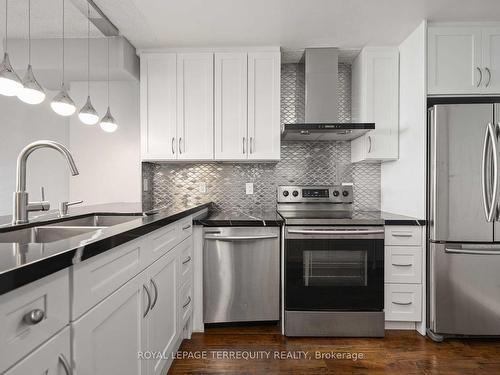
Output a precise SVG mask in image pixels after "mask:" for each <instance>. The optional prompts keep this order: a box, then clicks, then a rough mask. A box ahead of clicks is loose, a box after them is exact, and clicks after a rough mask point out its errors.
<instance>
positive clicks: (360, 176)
mask: <svg viewBox="0 0 500 375" xmlns="http://www.w3.org/2000/svg"><path fill="white" fill-rule="evenodd" d="M281 79H282V81H281V122H282V125H283V124H284V123H287V122H297V121H301V120H303V119H304V85H305V79H304V69H303V65H301V64H284V65H282V72H281ZM350 90H351V67H350V65H348V64H339V91H340V92H339V98H340V100H339V117H340V119H341V121H350V119H351V92H350ZM350 159H351V144H350V142H283V143H282V145H281V161H280V162H278V163H272V164H271V163H255V164H248V163H193V164H168V163H143V178H144V179H147V180H148V185H149V191H148V192H144V193H143V202H144V204H146V205H147V206H149V207H163V206H171V205H185V204H195V203H199V202H205V201H207V200H211V201H213V202H214V203H215V204H216V207H217V208H218V209H221V210H244V211H246V210H250V209H251V210H256V209H257V210H258V209H275V207H276V188H277V186H278V185H287V184H297V185H305V184H317V185H329V184H334V183H340V182H352V183H353V184H354V209H355V210H363V211H371V210H379V209H380V163H369V164H364V163H357V164H351V163H350ZM247 182H252V183H253V184H254V194H252V195H247V194H246V193H245V183H247ZM200 183H205V184H206V193H202V192H200V189H199V187H200Z"/></svg>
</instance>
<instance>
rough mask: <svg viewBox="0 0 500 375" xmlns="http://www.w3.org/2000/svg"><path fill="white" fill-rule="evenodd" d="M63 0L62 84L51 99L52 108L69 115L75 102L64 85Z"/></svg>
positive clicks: (74, 108)
mask: <svg viewBox="0 0 500 375" xmlns="http://www.w3.org/2000/svg"><path fill="white" fill-rule="evenodd" d="M64 68H65V66H64V0H62V84H61V91H59V93H58V94H57V95H56V96H55V97H54V99H52V102H51V103H50V106H51V107H52V110H53V111H54V112H55V113H57V114H58V115H61V116H71V115H72V114H73V113H75V111H76V106H75V102H74V101H73V99H71V97H70V96H69V94H68V91H66V88H65V87H64Z"/></svg>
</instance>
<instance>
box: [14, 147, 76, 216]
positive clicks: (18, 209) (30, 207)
mask: <svg viewBox="0 0 500 375" xmlns="http://www.w3.org/2000/svg"><path fill="white" fill-rule="evenodd" d="M39 148H51V149H53V150H56V151H58V152H59V153H60V154H61V155H62V156H64V158H65V159H66V161H67V162H68V165H69V169H70V171H71V174H72V175H73V176H76V175H78V174H79V172H78V168H77V167H76V164H75V161H74V160H73V156H72V155H71V153H70V152H69V150H68V149H67V148H66V147H65V146H63V145H62V144H60V143H58V142H54V141H46V140H41V141H35V142H33V143H30V144H29V145H27V146H26V147H24V148H23V149H22V150H21V152H20V153H19V156H18V157H17V167H16V191H15V192H14V209H13V214H12V222H13V224H25V223H27V222H28V211H45V210H48V209H49V203H48V202H35V203H30V202H29V201H28V193H27V192H26V164H27V162H28V157H29V156H30V155H31V153H32V152H33V151H35V150H38V149H39ZM42 199H43V198H42Z"/></svg>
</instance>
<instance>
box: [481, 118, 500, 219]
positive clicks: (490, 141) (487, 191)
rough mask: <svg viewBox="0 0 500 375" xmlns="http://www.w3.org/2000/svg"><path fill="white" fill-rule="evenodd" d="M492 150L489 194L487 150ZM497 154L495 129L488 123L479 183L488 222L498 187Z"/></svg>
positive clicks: (493, 207)
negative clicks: (481, 188) (481, 187)
mask: <svg viewBox="0 0 500 375" xmlns="http://www.w3.org/2000/svg"><path fill="white" fill-rule="evenodd" d="M490 147H491V150H492V154H493V193H491V169H492V168H491V166H490V164H489V163H488V160H487V159H488V156H489V150H490ZM497 161H498V154H497V143H496V135H495V127H494V126H493V124H492V123H491V122H490V123H488V126H487V127H486V131H485V134H484V144H483V160H482V168H481V182H482V185H483V204H484V213H485V215H486V220H487V221H488V222H492V221H493V214H494V213H495V208H496V201H497V185H498V171H497V168H498V165H497V164H498V163H497Z"/></svg>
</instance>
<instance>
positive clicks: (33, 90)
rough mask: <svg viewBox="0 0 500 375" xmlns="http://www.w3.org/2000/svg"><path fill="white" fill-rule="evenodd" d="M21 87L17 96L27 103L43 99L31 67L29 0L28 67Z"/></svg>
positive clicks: (29, 10)
mask: <svg viewBox="0 0 500 375" xmlns="http://www.w3.org/2000/svg"><path fill="white" fill-rule="evenodd" d="M22 83H23V89H22V90H21V91H19V93H18V94H17V97H18V98H19V99H20V100H21V101H23V102H25V103H28V104H40V103H41V102H43V101H44V100H45V96H46V95H45V91H44V89H43V88H42V86H41V85H40V84H39V83H38V81H37V80H36V78H35V75H34V74H33V68H32V67H31V0H28V69H27V70H26V74H25V75H24V78H23V81H22Z"/></svg>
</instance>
